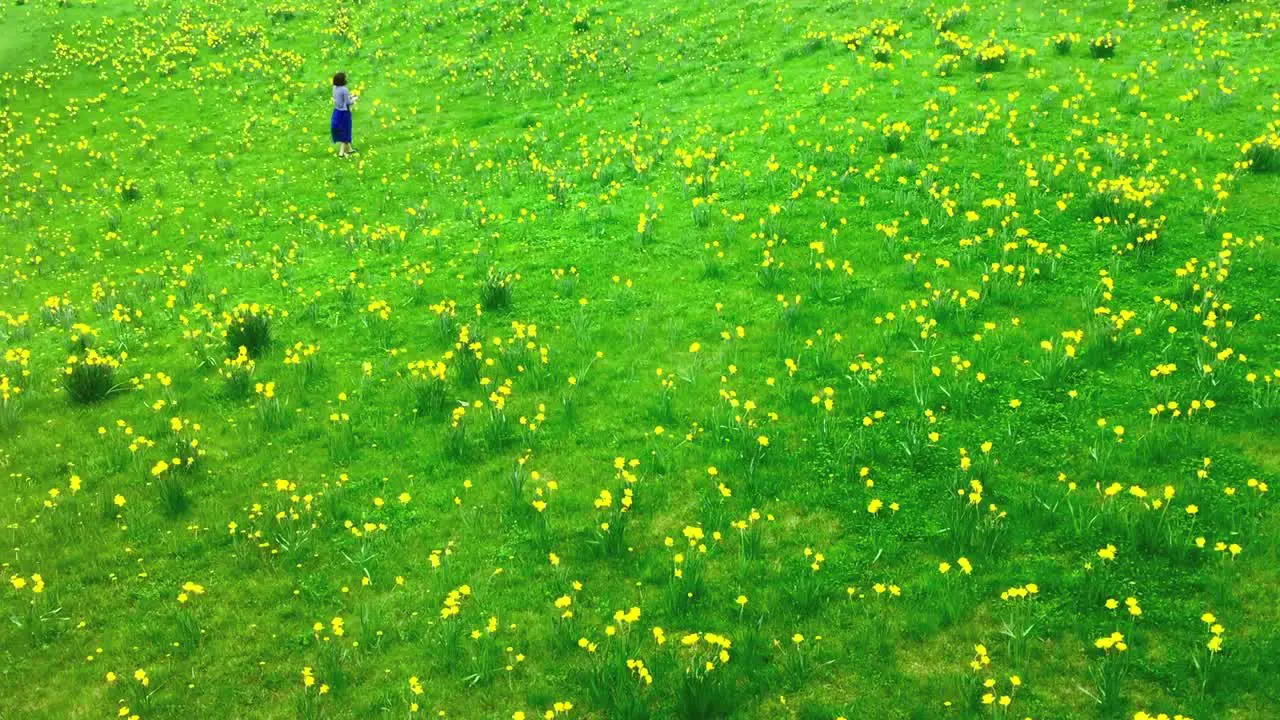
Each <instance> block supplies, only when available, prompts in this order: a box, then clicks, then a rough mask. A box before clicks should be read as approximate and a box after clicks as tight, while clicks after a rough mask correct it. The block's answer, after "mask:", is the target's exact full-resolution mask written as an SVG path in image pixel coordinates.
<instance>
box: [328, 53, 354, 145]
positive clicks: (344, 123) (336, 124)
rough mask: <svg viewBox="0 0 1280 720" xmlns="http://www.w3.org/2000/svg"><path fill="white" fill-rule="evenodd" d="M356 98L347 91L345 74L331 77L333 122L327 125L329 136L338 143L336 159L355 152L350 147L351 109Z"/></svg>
mask: <svg viewBox="0 0 1280 720" xmlns="http://www.w3.org/2000/svg"><path fill="white" fill-rule="evenodd" d="M355 102H356V96H355V95H352V94H351V91H350V90H348V89H347V74H346V73H338V74H337V75H334V76H333V120H331V121H330V123H329V134H330V135H331V136H332V137H333V141H334V142H336V143H338V157H346V156H348V155H351V154H352V153H354V152H355V149H354V148H352V147H351V107H352V106H353V105H354V104H355Z"/></svg>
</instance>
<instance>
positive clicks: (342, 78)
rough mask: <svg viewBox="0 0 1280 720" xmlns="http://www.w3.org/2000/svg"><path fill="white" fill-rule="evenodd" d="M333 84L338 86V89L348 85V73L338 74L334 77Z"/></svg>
mask: <svg viewBox="0 0 1280 720" xmlns="http://www.w3.org/2000/svg"><path fill="white" fill-rule="evenodd" d="M333 84H334V85H336V86H338V87H342V86H343V85H346V84H347V74H346V73H338V74H337V75H334V76H333Z"/></svg>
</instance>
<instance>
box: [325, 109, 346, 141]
mask: <svg viewBox="0 0 1280 720" xmlns="http://www.w3.org/2000/svg"><path fill="white" fill-rule="evenodd" d="M329 134H330V135H331V136H332V137H333V141H334V142H336V143H350V142H351V111H350V110H334V111H333V120H331V121H330V122H329Z"/></svg>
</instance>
